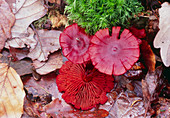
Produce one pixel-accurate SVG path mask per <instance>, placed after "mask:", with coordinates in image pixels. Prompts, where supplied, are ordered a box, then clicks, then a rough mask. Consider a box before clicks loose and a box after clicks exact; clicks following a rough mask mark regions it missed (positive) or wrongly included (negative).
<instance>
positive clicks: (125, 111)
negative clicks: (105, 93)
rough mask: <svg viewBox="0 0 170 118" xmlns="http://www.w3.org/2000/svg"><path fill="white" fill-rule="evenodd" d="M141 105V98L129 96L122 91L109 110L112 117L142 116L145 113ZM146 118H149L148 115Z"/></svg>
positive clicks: (135, 117)
mask: <svg viewBox="0 0 170 118" xmlns="http://www.w3.org/2000/svg"><path fill="white" fill-rule="evenodd" d="M143 106H144V104H143V101H142V98H140V97H132V98H130V97H128V96H127V95H126V94H125V93H123V92H122V93H121V94H120V95H119V96H118V97H117V99H116V102H115V104H114V105H113V107H112V109H111V110H110V116H111V117H112V118H143V116H144V114H145V108H144V107H143ZM146 118H150V116H149V115H148V116H147V117H146Z"/></svg>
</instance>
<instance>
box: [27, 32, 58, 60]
mask: <svg viewBox="0 0 170 118" xmlns="http://www.w3.org/2000/svg"><path fill="white" fill-rule="evenodd" d="M60 33H61V31H56V30H50V31H47V30H37V34H36V40H37V42H38V43H37V45H36V47H35V48H33V49H32V48H31V49H30V53H29V54H28V57H30V58H31V59H32V60H36V59H37V60H39V61H46V60H47V59H48V55H49V54H50V53H53V52H55V51H57V50H58V49H60V44H59V36H60Z"/></svg>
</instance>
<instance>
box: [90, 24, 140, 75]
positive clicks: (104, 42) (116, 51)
mask: <svg viewBox="0 0 170 118" xmlns="http://www.w3.org/2000/svg"><path fill="white" fill-rule="evenodd" d="M119 31H120V27H113V28H112V36H110V35H109V29H108V28H106V29H103V30H99V31H98V32H96V34H95V35H94V36H93V37H92V39H91V45H90V47H89V53H90V57H91V60H92V63H93V65H94V66H95V68H97V69H98V70H99V71H100V72H102V73H105V74H109V75H112V74H113V75H121V74H123V73H125V72H126V71H127V70H129V69H130V68H131V67H132V66H133V64H134V63H135V62H136V61H137V60H138V58H139V54H140V52H139V51H140V49H139V41H138V39H137V38H136V37H135V36H133V35H132V33H131V32H130V31H129V30H128V29H125V30H124V31H123V32H122V33H121V35H120V39H119V38H118V37H119Z"/></svg>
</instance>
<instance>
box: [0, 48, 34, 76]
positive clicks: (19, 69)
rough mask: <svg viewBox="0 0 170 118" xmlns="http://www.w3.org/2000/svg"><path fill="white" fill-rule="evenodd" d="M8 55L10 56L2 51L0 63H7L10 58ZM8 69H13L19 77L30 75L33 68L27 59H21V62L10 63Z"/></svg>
mask: <svg viewBox="0 0 170 118" xmlns="http://www.w3.org/2000/svg"><path fill="white" fill-rule="evenodd" d="M9 55H10V54H9V52H7V51H3V52H2V55H1V57H0V61H1V62H3V63H9V61H10V58H11V57H9ZM10 67H12V68H14V69H15V70H16V72H17V73H18V74H19V75H20V76H23V75H26V74H31V73H32V68H33V66H32V62H31V60H29V59H23V60H20V61H15V62H13V61H11V62H10ZM23 68H24V69H23Z"/></svg>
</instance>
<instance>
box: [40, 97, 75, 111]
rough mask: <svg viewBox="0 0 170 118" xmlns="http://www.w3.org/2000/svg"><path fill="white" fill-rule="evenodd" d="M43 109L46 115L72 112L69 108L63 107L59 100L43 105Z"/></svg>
mask: <svg viewBox="0 0 170 118" xmlns="http://www.w3.org/2000/svg"><path fill="white" fill-rule="evenodd" d="M43 109H44V111H45V112H46V113H47V114H49V113H55V112H60V111H62V112H63V111H71V110H72V108H71V107H70V106H63V105H62V101H61V100H59V99H58V98H56V99H54V100H53V101H52V102H51V103H49V104H47V105H45V106H44V107H43Z"/></svg>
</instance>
